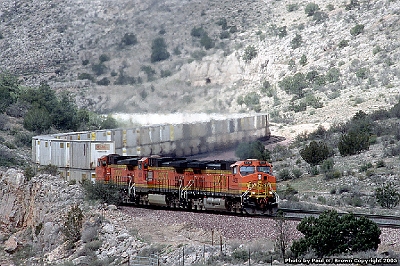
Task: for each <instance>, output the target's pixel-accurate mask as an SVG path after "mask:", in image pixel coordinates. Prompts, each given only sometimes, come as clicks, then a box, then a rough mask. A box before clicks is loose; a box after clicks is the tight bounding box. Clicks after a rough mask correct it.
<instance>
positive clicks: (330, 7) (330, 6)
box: [326, 4, 335, 11]
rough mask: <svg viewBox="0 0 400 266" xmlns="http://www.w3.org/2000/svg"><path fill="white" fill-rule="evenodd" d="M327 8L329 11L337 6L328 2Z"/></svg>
mask: <svg viewBox="0 0 400 266" xmlns="http://www.w3.org/2000/svg"><path fill="white" fill-rule="evenodd" d="M326 9H328V10H329V11H332V10H334V9H335V7H334V6H333V5H332V4H328V5H327V6H326Z"/></svg>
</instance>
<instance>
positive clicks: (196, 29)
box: [190, 27, 206, 38]
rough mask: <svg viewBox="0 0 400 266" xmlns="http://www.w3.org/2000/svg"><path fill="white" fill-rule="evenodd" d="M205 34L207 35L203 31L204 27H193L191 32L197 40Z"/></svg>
mask: <svg viewBox="0 0 400 266" xmlns="http://www.w3.org/2000/svg"><path fill="white" fill-rule="evenodd" d="M204 33H206V31H205V30H204V29H203V27H193V28H192V30H191V31H190V35H191V36H193V37H197V38H201V36H203V35H204Z"/></svg>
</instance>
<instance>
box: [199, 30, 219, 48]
mask: <svg viewBox="0 0 400 266" xmlns="http://www.w3.org/2000/svg"><path fill="white" fill-rule="evenodd" d="M200 45H201V46H203V47H204V48H205V49H206V50H209V49H211V48H214V46H215V42H214V41H213V39H211V38H210V37H209V36H208V34H207V33H205V34H203V36H201V38H200Z"/></svg>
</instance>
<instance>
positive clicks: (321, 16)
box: [312, 11, 328, 23]
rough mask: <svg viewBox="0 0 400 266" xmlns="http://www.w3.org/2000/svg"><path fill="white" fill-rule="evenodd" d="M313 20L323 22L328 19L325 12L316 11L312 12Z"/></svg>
mask: <svg viewBox="0 0 400 266" xmlns="http://www.w3.org/2000/svg"><path fill="white" fill-rule="evenodd" d="M312 17H313V20H314V21H315V22H316V23H322V22H324V21H325V20H327V19H328V14H326V13H325V12H322V11H316V12H315V13H314V14H313V16H312Z"/></svg>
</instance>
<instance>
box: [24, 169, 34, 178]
mask: <svg viewBox="0 0 400 266" xmlns="http://www.w3.org/2000/svg"><path fill="white" fill-rule="evenodd" d="M24 176H25V179H26V180H27V181H29V180H31V179H32V177H34V176H35V169H34V168H33V167H32V166H26V167H25V168H24Z"/></svg>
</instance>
